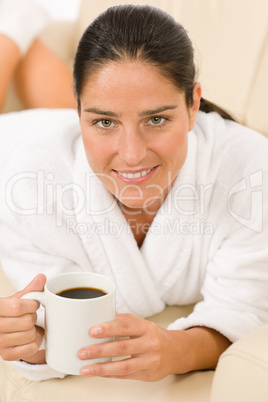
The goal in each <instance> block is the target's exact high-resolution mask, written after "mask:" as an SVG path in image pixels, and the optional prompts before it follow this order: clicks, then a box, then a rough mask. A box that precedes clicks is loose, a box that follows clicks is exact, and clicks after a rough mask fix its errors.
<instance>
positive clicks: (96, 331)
mask: <svg viewBox="0 0 268 402" xmlns="http://www.w3.org/2000/svg"><path fill="white" fill-rule="evenodd" d="M146 325H147V321H145V320H142V319H141V318H138V317H136V316H134V315H132V314H117V315H116V320H114V321H111V322H107V323H104V324H100V325H97V326H95V327H92V328H91V329H90V336H92V337H95V338H110V337H134V336H141V335H142V334H144V332H145V331H146Z"/></svg>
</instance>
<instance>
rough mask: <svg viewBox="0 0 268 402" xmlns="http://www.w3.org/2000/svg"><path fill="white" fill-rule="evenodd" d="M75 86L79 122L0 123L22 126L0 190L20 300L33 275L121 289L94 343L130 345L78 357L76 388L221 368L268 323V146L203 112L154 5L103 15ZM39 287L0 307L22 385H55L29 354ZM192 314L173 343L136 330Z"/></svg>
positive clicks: (48, 117) (4, 249)
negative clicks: (74, 275)
mask: <svg viewBox="0 0 268 402" xmlns="http://www.w3.org/2000/svg"><path fill="white" fill-rule="evenodd" d="M73 75H74V89H75V96H76V99H77V105H78V115H79V121H78V119H77V116H76V114H75V112H74V111H71V110H63V111H58V110H56V111H38V110H37V111H35V112H34V111H30V112H27V113H24V114H21V115H19V116H15V118H14V119H13V120H12V119H10V118H9V117H8V116H3V117H2V122H1V125H2V127H4V128H5V127H6V128H7V127H8V128H9V130H10V127H11V126H12V127H11V129H13V130H12V131H16V127H20V132H19V133H18V134H17V133H15V134H14V137H16V139H18V137H19V138H20V145H19V146H17V147H15V146H14V142H15V140H13V139H12V141H11V145H10V147H9V150H10V153H9V157H8V159H7V160H6V161H5V162H4V166H3V175H2V177H3V178H2V181H1V188H2V191H3V193H4V194H5V197H4V198H2V199H1V216H0V222H1V255H2V264H3V268H4V270H5V272H6V273H7V275H8V276H9V277H10V278H11V280H12V281H13V282H14V284H15V285H16V286H17V288H22V287H23V286H24V284H26V283H28V282H30V280H31V279H32V278H33V277H34V276H35V275H36V274H38V273H40V272H42V273H44V274H45V275H46V276H47V277H50V276H53V275H55V274H57V273H60V272H63V271H76V270H77V271H81V270H82V271H83V270H89V271H90V270H92V271H95V272H99V273H103V274H105V275H107V276H110V277H112V278H113V279H114V281H115V283H116V286H117V312H118V313H119V314H118V315H117V317H116V320H115V321H114V322H111V323H103V324H102V325H100V326H98V327H96V328H92V329H91V331H90V335H91V336H93V337H98V338H102V337H104V338H105V337H114V336H116V337H122V336H123V337H129V339H125V340H120V341H115V342H111V343H105V344H102V345H101V346H90V347H89V346H87V345H85V347H84V348H83V349H82V350H80V351H79V354H78V355H79V358H80V359H82V360H84V361H85V366H84V368H83V369H82V371H81V374H82V375H84V376H89V377H90V376H104V377H114V378H125V379H130V378H132V379H139V380H143V381H156V380H159V379H162V378H164V377H166V376H167V375H169V374H171V373H177V374H181V373H186V372H189V371H192V370H203V369H211V368H214V367H215V366H216V364H217V361H218V358H219V356H220V355H221V353H222V352H223V351H224V350H226V348H227V347H228V346H229V345H230V344H231V342H233V341H235V340H237V339H239V338H240V337H242V336H244V335H245V334H247V333H248V332H250V331H252V330H254V329H255V328H256V327H258V326H261V325H262V324H263V323H265V322H267V320H268V310H267V307H266V306H267V292H266V287H267V286H266V284H267V280H268V275H267V261H268V250H267V247H266V237H267V233H266V232H267V225H266V222H267V203H266V204H265V203H263V202H262V200H263V199H264V200H265V197H267V194H266V191H267V188H268V187H267V186H265V184H266V183H267V167H268V166H267V161H266V154H267V149H268V147H267V140H266V139H265V138H263V137H262V136H261V135H259V134H257V133H253V132H252V131H251V130H249V129H246V128H244V127H241V126H240V125H238V124H236V123H235V122H233V121H231V120H230V118H229V116H228V115H223V117H221V116H220V115H219V114H218V113H204V112H202V111H199V108H200V103H201V110H202V109H204V110H205V111H206V112H209V111H211V108H213V107H212V106H211V105H209V104H208V103H207V102H205V101H204V100H202V98H201V86H200V84H199V83H198V82H196V73H195V67H194V62H193V49H192V45H191V42H190V40H189V38H188V36H187V34H186V32H185V30H184V29H183V27H182V26H181V25H179V24H177V23H176V22H175V21H174V20H173V19H172V18H171V17H169V16H168V15H166V14H165V13H163V12H162V11H160V10H157V9H154V8H151V7H149V6H136V7H134V6H120V7H113V8H111V9H108V10H107V11H106V12H105V13H103V14H101V15H100V16H99V17H98V18H97V19H96V20H95V21H94V22H93V23H92V24H91V25H90V26H89V27H88V29H87V30H86V31H85V33H84V35H83V37H82V38H81V41H80V43H79V46H78V49H77V53H76V57H75V63H74V74H73ZM29 124H30V125H31V131H32V132H33V133H34V134H33V135H29V128H28V127H29V126H28V125H29ZM25 127H27V128H25ZM80 127H81V135H80ZM16 134H17V136H16ZM255 187H256V189H257V190H258V195H257V190H256V191H255V192H254V196H253V193H251V192H252V191H253V190H252V188H253V189H254V188H255ZM260 193H261V197H259V195H260ZM253 201H254V202H253ZM260 212H261V214H260ZM249 213H250V214H249ZM7 239H8V240H7ZM45 280H46V279H45V277H44V276H43V275H37V276H36V277H35V279H34V280H33V281H32V282H31V283H30V284H29V285H27V286H26V288H25V289H23V290H22V291H20V292H18V293H17V294H16V295H14V296H13V297H11V298H7V299H2V300H1V302H0V316H1V321H0V345H1V350H0V352H1V356H2V358H4V359H5V360H7V361H12V363H11V364H13V365H14V366H15V367H16V368H17V369H18V370H21V371H22V372H23V373H24V375H25V376H27V377H28V378H31V379H47V378H53V377H62V376H64V374H62V373H56V372H54V371H53V370H51V369H50V368H49V367H48V366H47V365H46V364H45V352H44V351H38V348H39V346H40V344H41V340H42V336H43V333H44V331H43V329H42V320H41V316H40V315H39V318H38V321H37V315H36V311H37V308H38V305H37V303H36V302H34V301H30V300H20V297H21V296H22V295H23V294H25V293H27V292H29V291H33V290H42V289H43V286H44V283H45ZM189 303H197V305H196V307H195V310H194V312H193V313H192V314H191V315H190V316H189V317H187V318H181V319H178V320H177V321H175V322H174V323H171V324H170V326H169V329H168V330H166V329H163V328H160V327H158V326H157V325H155V324H152V323H151V322H148V321H146V320H145V319H144V317H148V316H150V315H153V314H155V313H158V312H160V311H161V310H162V309H163V308H164V306H165V305H179V304H189ZM128 313H131V314H128ZM142 317H143V318H142ZM35 324H36V325H35ZM126 355H128V356H130V357H129V358H128V359H124V360H122V361H113V362H110V363H103V364H94V365H88V364H87V362H88V361H89V360H90V359H92V358H96V357H100V356H116V357H118V356H126ZM20 360H22V361H20ZM29 363H30V364H29Z"/></svg>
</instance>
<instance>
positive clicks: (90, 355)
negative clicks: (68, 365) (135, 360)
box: [78, 338, 148, 360]
mask: <svg viewBox="0 0 268 402" xmlns="http://www.w3.org/2000/svg"><path fill="white" fill-rule="evenodd" d="M147 349H148V345H146V344H145V343H144V342H142V341H141V339H140V338H135V339H131V340H130V339H128V340H119V341H113V342H105V343H100V344H98V345H91V346H88V347H86V348H83V349H81V350H80V351H79V353H78V357H79V359H81V360H88V359H98V358H102V357H122V356H133V355H139V354H143V353H145V352H146V351H147Z"/></svg>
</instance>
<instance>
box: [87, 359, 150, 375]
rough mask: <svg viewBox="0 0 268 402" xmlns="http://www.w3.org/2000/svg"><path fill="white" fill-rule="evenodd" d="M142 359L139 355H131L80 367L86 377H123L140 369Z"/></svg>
mask: <svg viewBox="0 0 268 402" xmlns="http://www.w3.org/2000/svg"><path fill="white" fill-rule="evenodd" d="M143 360H144V359H142V358H139V357H132V358H127V359H124V360H120V361H115V362H110V363H101V364H92V365H90V366H84V367H82V369H81V374H82V375H83V376H86V377H93V376H96V377H108V376H120V377H125V376H127V375H131V374H133V373H136V372H139V371H141V369H142V368H141V361H143Z"/></svg>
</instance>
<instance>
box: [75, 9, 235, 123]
mask: <svg viewBox="0 0 268 402" xmlns="http://www.w3.org/2000/svg"><path fill="white" fill-rule="evenodd" d="M122 60H140V61H145V62H148V63H150V64H151V65H154V66H155V67H156V68H158V69H159V72H160V73H161V74H162V75H164V76H165V77H167V78H168V79H170V81H172V82H173V84H174V85H175V86H176V87H177V88H178V89H179V90H181V91H182V92H183V93H184V94H185V100H186V105H187V107H190V106H192V104H193V88H194V85H195V83H196V68H195V63H194V50H193V46H192V42H191V40H190V38H189V37H188V35H187V32H186V30H185V29H184V28H183V26H182V25H181V24H179V23H177V22H176V21H175V20H174V19H173V18H172V17H171V16H170V15H168V14H166V13H165V12H164V11H162V10H160V9H158V8H154V7H150V6H141V5H140V6H133V5H124V6H115V7H111V8H108V10H106V11H105V12H104V13H102V14H100V15H99V16H98V17H97V18H96V19H95V20H94V21H93V22H92V23H91V24H90V25H89V26H88V28H87V29H86V30H85V32H84V34H83V35H82V38H81V40H80V42H79V45H78V48H77V52H76V56H75V61H74V69H73V78H74V93H75V96H76V98H77V102H78V110H80V96H81V93H82V90H83V87H84V85H85V83H86V81H87V80H88V78H89V75H90V74H92V73H93V72H94V71H96V69H98V68H99V67H101V66H103V65H105V64H107V63H109V62H111V61H122ZM200 110H203V111H204V112H207V113H208V112H211V111H216V112H218V113H219V114H220V115H221V116H222V117H224V118H226V119H231V120H233V119H232V117H231V116H230V115H229V114H228V113H226V112H224V111H223V110H222V109H220V108H219V107H217V106H216V105H214V104H213V103H211V102H208V101H206V100H205V99H203V98H202V99H201V104H200Z"/></svg>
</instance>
